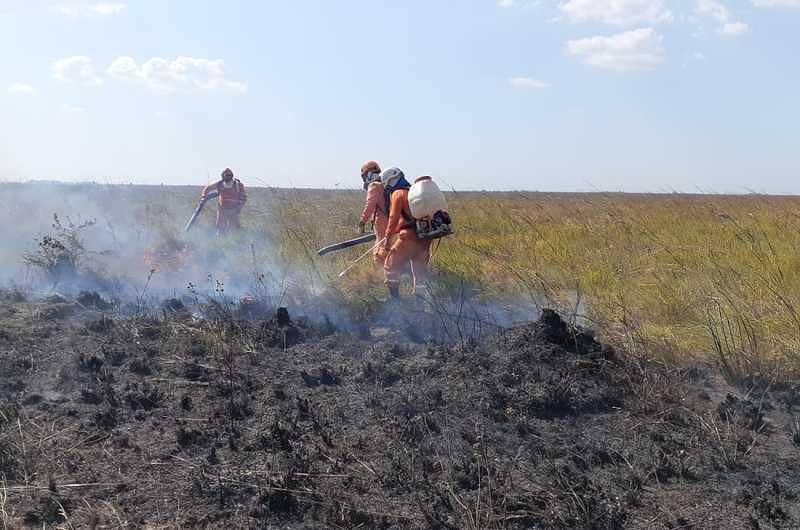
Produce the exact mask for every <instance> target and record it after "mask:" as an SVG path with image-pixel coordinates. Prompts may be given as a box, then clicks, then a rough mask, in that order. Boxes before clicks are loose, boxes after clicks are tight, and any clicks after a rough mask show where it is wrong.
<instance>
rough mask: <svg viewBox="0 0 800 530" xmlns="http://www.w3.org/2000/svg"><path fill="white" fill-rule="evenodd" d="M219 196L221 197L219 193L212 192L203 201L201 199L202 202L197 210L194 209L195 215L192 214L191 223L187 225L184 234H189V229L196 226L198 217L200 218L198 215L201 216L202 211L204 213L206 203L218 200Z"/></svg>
mask: <svg viewBox="0 0 800 530" xmlns="http://www.w3.org/2000/svg"><path fill="white" fill-rule="evenodd" d="M217 195H219V192H217V191H212V192H210V193H209V194H208V195H206V196H205V197H203V198H202V199H200V202H199V203H198V204H197V208H195V209H194V213H193V214H192V216H191V217H190V218H189V221H188V222H187V223H186V226H185V227H184V228H183V231H184V232H188V231H189V229H190V228H191V227H192V225H193V224H194V222H195V221H196V220H197V216H198V215H200V212H201V211H203V206H205V205H206V203H207V202H208V201H210V200H211V199H214V198H216V197H217Z"/></svg>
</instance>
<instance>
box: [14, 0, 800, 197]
mask: <svg viewBox="0 0 800 530" xmlns="http://www.w3.org/2000/svg"><path fill="white" fill-rule="evenodd" d="M798 50H800V0H681V1H676V0H539V1H535V0H458V1H453V0H449V1H445V0H403V1H389V0H371V1H370V0H341V1H335V0H306V1H303V2H296V1H290V0H285V1H270V0H263V1H244V0H228V1H224V2H223V1H210V0H191V1H189V0H127V1H124V0H107V1H103V2H99V1H93V0H85V1H82V0H63V1H58V0H53V1H50V0H0V58H2V61H0V65H2V69H1V70H0V179H3V180H18V179H31V178H42V179H58V180H88V179H94V180H98V181H102V182H140V183H153V184H157V183H161V182H164V183H179V184H193V183H196V184H198V185H200V184H204V183H205V182H206V181H207V180H208V177H207V173H208V172H210V174H211V176H212V178H213V177H214V176H215V175H217V174H218V173H219V172H220V170H221V169H222V168H224V167H226V166H230V167H232V168H233V169H234V170H235V172H236V173H237V174H238V175H240V176H241V178H242V179H243V180H244V181H245V182H249V183H251V184H257V185H271V186H303V187H305V186H315V187H317V186H325V187H356V186H358V185H359V184H360V181H359V177H358V167H359V166H360V164H361V163H362V162H363V161H364V160H365V159H373V158H374V159H377V160H378V161H379V162H381V163H382V164H384V165H389V164H394V165H399V166H400V167H402V168H403V169H404V170H405V171H406V172H407V173H408V174H409V175H411V176H415V175H419V174H432V175H435V176H437V177H439V178H440V179H441V180H442V181H443V182H444V183H445V184H446V185H447V186H448V187H453V188H455V189H529V190H558V191H594V190H613V191H616V190H624V191H673V190H679V191H717V192H747V191H750V190H753V191H760V192H771V193H800V125H799V124H800V97H799V96H798V94H800V58H799V57H798Z"/></svg>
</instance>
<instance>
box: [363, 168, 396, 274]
mask: <svg viewBox="0 0 800 530" xmlns="http://www.w3.org/2000/svg"><path fill="white" fill-rule="evenodd" d="M380 171H381V168H380V166H379V165H378V163H377V162H374V161H369V162H367V163H365V164H364V165H363V166H361V180H362V181H363V183H364V188H365V189H366V191H367V193H366V196H365V198H364V208H363V209H362V210H361V217H360V219H359V222H358V226H359V231H360V232H361V233H362V234H363V233H364V228H365V226H366V224H367V223H372V229H373V230H374V231H375V237H376V239H377V240H378V241H380V240H381V239H383V236H384V234H385V233H386V225H387V222H388V220H389V218H388V215H387V208H386V194H385V191H384V187H383V183H382V182H381V180H380ZM374 256H375V261H378V262H381V261H383V259H382V254H381V253H380V252H379V249H378V248H377V247H376V249H375V253H374Z"/></svg>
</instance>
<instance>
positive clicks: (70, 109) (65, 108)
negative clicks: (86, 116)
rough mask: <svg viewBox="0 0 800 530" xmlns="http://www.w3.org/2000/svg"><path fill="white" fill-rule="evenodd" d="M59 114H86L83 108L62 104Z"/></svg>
mask: <svg viewBox="0 0 800 530" xmlns="http://www.w3.org/2000/svg"><path fill="white" fill-rule="evenodd" d="M61 112H63V113H64V114H72V115H75V114H83V113H84V112H86V109H85V108H83V107H76V106H75V105H69V104H68V103H64V104H63V105H61Z"/></svg>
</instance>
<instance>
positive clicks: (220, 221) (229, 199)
mask: <svg viewBox="0 0 800 530" xmlns="http://www.w3.org/2000/svg"><path fill="white" fill-rule="evenodd" d="M212 191H216V192H218V193H219V195H218V196H217V204H218V207H217V233H218V234H224V233H225V232H227V231H229V230H231V229H237V230H238V229H240V228H241V227H242V225H241V222H240V221H239V216H240V215H241V213H242V207H243V206H244V204H245V203H246V202H247V192H246V191H245V189H244V184H242V182H241V181H240V180H239V179H236V178H235V179H231V180H230V182H225V180H218V181H217V182H215V183H214V184H211V185H209V186H206V187H205V189H203V195H202V197H203V198H205V197H207V196H208V194H209V193H211V192H212Z"/></svg>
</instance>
